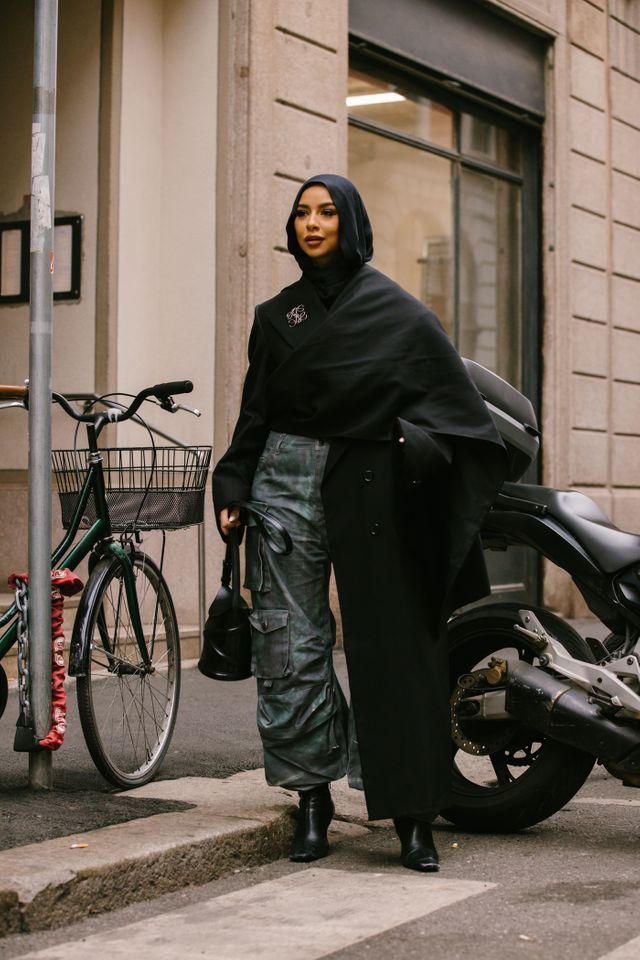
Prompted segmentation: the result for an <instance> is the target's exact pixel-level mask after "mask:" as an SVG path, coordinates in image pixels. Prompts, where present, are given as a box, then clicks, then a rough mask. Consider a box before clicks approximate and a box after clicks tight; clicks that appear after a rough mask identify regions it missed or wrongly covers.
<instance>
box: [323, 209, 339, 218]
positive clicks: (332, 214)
mask: <svg viewBox="0 0 640 960" xmlns="http://www.w3.org/2000/svg"><path fill="white" fill-rule="evenodd" d="M337 212H338V211H337V210H323V213H324V215H325V217H335V216H336V214H337Z"/></svg>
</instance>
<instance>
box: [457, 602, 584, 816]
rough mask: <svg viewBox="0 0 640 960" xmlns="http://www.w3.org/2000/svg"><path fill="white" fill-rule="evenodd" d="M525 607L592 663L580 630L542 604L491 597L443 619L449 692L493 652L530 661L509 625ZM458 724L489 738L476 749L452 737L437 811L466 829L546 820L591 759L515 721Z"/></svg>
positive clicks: (532, 656) (523, 641)
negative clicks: (480, 751) (479, 752)
mask: <svg viewBox="0 0 640 960" xmlns="http://www.w3.org/2000/svg"><path fill="white" fill-rule="evenodd" d="M524 607H526V608H527V609H529V610H533V612H534V613H535V615H536V616H537V617H538V619H539V620H540V621H541V623H542V624H543V625H544V627H545V628H546V629H547V630H548V631H549V632H550V633H551V634H552V636H554V637H555V638H556V639H557V640H559V641H560V643H562V645H563V646H564V647H565V649H566V650H567V651H568V652H569V653H570V654H571V656H573V657H576V658H577V659H579V660H586V661H591V662H593V656H592V654H591V651H590V649H589V647H588V645H587V643H586V642H585V641H584V640H583V639H582V637H581V636H580V635H579V634H578V633H576V631H575V630H574V629H573V628H572V627H571V626H569V624H568V623H565V622H564V620H561V619H560V618H559V617H556V616H554V615H553V614H552V613H549V611H548V610H544V609H541V608H539V607H533V606H531V605H529V604H524V603H521V604H518V603H501V604H490V605H487V606H483V607H479V608H477V609H475V610H471V611H468V612H466V613H464V614H461V615H460V616H459V617H457V618H455V619H454V620H452V621H451V623H450V624H449V629H448V635H449V646H450V654H449V664H450V681H451V691H452V692H453V691H454V690H455V688H456V684H457V680H458V677H460V676H461V675H462V674H465V673H470V672H471V671H472V670H475V669H479V668H481V667H486V665H487V661H488V660H489V659H490V658H491V657H492V656H499V657H513V656H515V655H517V656H518V657H519V658H520V659H521V660H526V661H527V662H528V663H534V662H537V661H536V656H537V655H536V651H535V649H534V648H533V647H532V646H531V643H530V641H529V640H528V638H527V637H525V636H523V635H522V634H521V633H518V632H517V631H516V630H515V629H514V624H516V623H520V618H519V616H518V610H520V609H523V608H524ZM460 724H461V726H462V728H463V730H464V734H465V736H466V737H467V738H468V739H470V740H472V741H473V740H474V731H475V737H477V740H478V742H479V743H481V742H483V741H484V742H485V743H486V742H487V740H488V741H489V742H490V743H492V746H493V745H495V747H494V749H493V751H492V752H491V753H489V754H487V755H484V756H476V755H474V754H472V753H467V752H465V751H463V750H462V749H460V748H459V747H458V745H457V744H456V743H455V741H454V742H453V751H454V757H453V783H452V790H453V802H452V803H451V806H449V807H448V808H447V809H446V810H443V811H441V816H443V817H444V818H445V819H446V820H449V821H451V822H452V823H455V824H456V825H458V826H460V827H463V828H464V829H466V830H479V831H485V832H489V833H510V832H512V831H515V830H522V829H523V828H524V827H530V826H532V824H534V823H539V822H540V821H541V820H545V819H546V818H547V817H550V816H551V815H552V814H554V813H556V812H557V811H558V810H560V808H561V807H563V806H564V805H565V804H566V803H567V802H568V801H569V800H570V799H571V798H572V797H573V796H574V794H575V793H577V791H578V790H579V789H580V787H581V786H582V784H583V783H584V782H585V780H586V779H587V777H588V776H589V773H590V772H591V769H592V767H593V765H594V763H595V757H593V756H591V755H590V754H587V753H584V752H583V751H582V750H577V749H575V748H574V747H569V746H566V745H565V744H561V743H557V742H556V741H553V740H549V739H548V738H546V737H544V736H543V735H542V734H540V733H538V732H536V731H534V730H531V729H527V728H526V727H524V726H523V725H522V724H521V723H519V722H518V721H517V720H502V719H501V720H494V721H490V720H477V719H476V720H468V719H466V720H464V719H461V720H460ZM474 724H475V728H474Z"/></svg>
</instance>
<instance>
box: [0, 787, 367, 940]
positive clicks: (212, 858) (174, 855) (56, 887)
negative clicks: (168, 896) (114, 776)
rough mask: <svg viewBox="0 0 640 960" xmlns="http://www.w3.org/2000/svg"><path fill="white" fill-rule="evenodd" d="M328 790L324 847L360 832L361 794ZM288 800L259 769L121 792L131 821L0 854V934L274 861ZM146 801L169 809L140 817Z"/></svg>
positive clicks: (286, 824) (285, 829) (283, 847)
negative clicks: (332, 806) (331, 809)
mask: <svg viewBox="0 0 640 960" xmlns="http://www.w3.org/2000/svg"><path fill="white" fill-rule="evenodd" d="M333 793H334V799H335V802H336V820H335V821H334V823H333V824H332V827H331V836H332V842H333V843H334V844H335V843H336V842H338V843H339V841H340V839H341V837H343V836H345V835H353V834H354V833H366V832H367V828H366V827H365V826H364V824H365V822H366V810H365V807H364V803H363V801H362V798H361V795H360V794H359V793H357V792H355V791H351V790H349V788H348V787H347V785H346V783H345V782H344V781H341V782H340V783H339V784H336V785H335V787H334V791H333ZM60 796H61V797H62V798H64V795H63V794H62V795H60ZM296 799H297V797H296V795H295V794H294V793H291V792H289V791H287V790H283V789H280V788H273V787H268V786H267V785H266V784H265V781H264V774H263V771H262V770H250V771H246V772H243V773H238V774H234V775H233V776H231V777H228V778H226V779H208V778H205V777H184V778H181V779H179V780H162V781H157V782H155V783H151V784H148V785H147V786H146V787H139V788H138V789H137V790H131V791H129V792H128V793H127V800H128V802H129V804H130V809H129V816H134V817H136V819H128V820H126V821H125V822H123V823H117V824H113V825H111V826H107V827H101V828H99V829H96V830H86V831H83V832H80V833H77V834H73V835H72V836H65V837H58V838H57V839H54V840H45V841H41V842H40V843H33V844H28V845H26V846H19V847H14V848H12V849H7V850H3V851H1V852H0V936H7V935H8V934H11V933H18V932H20V931H22V932H27V931H28V932H31V931H34V930H42V929H46V928H49V927H56V926H62V925H64V924H68V923H71V922H74V921H77V920H79V919H81V918H82V917H84V916H87V915H89V914H95V913H100V912H102V911H104V910H105V909H109V908H110V906H111V905H112V904H113V903H114V902H117V905H118V907H123V906H125V905H126V904H130V903H135V902H137V901H139V900H145V899H149V898H150V897H156V896H160V894H163V893H169V892H171V891H174V890H179V889H181V888H182V887H185V886H190V885H194V884H203V883H207V882H208V881H210V880H213V879H215V878H217V877H220V876H222V875H223V874H225V873H231V872H233V871H234V870H235V871H238V870H239V869H240V868H246V867H251V866H255V865H257V864H260V863H266V862H268V861H270V860H276V859H278V858H280V857H283V856H285V855H286V852H287V849H288V847H289V843H290V841H291V838H292V836H293V830H294V820H293V817H292V812H293V810H294V808H295V802H296ZM149 801H154V802H156V803H158V802H161V803H164V804H165V805H166V804H169V805H171V809H168V810H165V811H164V812H161V813H154V814H152V815H145V814H148V809H144V806H145V803H147V804H148V803H149ZM136 804H141V805H142V806H141V809H140V813H139V814H136V813H135V810H134V808H135V805H136ZM143 811H144V812H143ZM115 891H117V898H114V896H113V894H114V892H115Z"/></svg>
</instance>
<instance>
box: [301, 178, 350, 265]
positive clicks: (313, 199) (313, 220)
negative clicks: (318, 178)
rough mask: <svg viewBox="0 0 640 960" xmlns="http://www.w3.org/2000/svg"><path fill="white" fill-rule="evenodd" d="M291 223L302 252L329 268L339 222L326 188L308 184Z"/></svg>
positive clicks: (333, 256)
mask: <svg viewBox="0 0 640 960" xmlns="http://www.w3.org/2000/svg"><path fill="white" fill-rule="evenodd" d="M294 226H295V231H296V238H297V240H298V243H299V244H300V249H301V250H302V251H303V253H306V255H307V256H308V257H310V259H311V260H313V262H314V263H317V264H318V266H319V267H328V266H329V264H330V263H331V262H332V261H333V260H334V258H335V256H336V254H337V252H338V249H339V227H340V222H339V218H338V211H337V209H336V205H335V203H334V202H333V200H332V199H331V194H330V193H329V191H328V190H327V188H326V187H323V186H322V185H321V184H314V185H313V186H311V187H307V189H306V190H305V191H304V193H303V194H302V196H301V197H300V200H299V201H298V206H297V208H296V215H295V220H294Z"/></svg>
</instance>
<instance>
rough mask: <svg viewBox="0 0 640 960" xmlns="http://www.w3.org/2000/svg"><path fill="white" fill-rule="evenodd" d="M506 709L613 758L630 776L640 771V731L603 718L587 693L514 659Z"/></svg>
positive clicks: (529, 723) (558, 736) (552, 735)
mask: <svg viewBox="0 0 640 960" xmlns="http://www.w3.org/2000/svg"><path fill="white" fill-rule="evenodd" d="M505 680H506V681H507V689H506V700H505V706H506V709H507V712H508V713H510V714H511V716H513V717H515V718H516V719H517V720H519V721H520V722H521V723H523V724H525V726H528V727H533V729H534V730H537V731H538V732H539V733H543V734H545V735H546V736H548V737H550V739H551V740H558V741H559V742H560V743H566V744H568V745H569V746H571V747H577V748H578V749H579V750H584V751H585V753H590V754H592V755H593V756H595V757H598V758H599V759H600V760H608V761H611V762H613V763H615V764H616V765H619V766H620V767H621V768H623V769H624V771H627V772H629V773H634V772H640V731H639V729H638V728H635V729H634V728H633V727H632V726H630V725H629V724H628V723H624V722H622V721H619V720H615V719H613V718H611V717H607V716H605V715H604V714H603V712H602V710H601V708H600V707H599V705H598V704H597V703H596V702H595V701H594V699H593V697H590V696H589V694H588V693H587V692H586V691H585V690H580V689H576V688H575V687H570V686H569V685H568V684H566V683H563V682H562V680H559V679H558V678H557V677H553V676H551V674H549V673H545V672H544V670H540V669H539V668H538V667H534V666H531V664H529V663H525V662H524V661H522V660H517V661H516V662H515V663H513V662H512V661H509V666H508V670H507V673H506V675H505Z"/></svg>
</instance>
